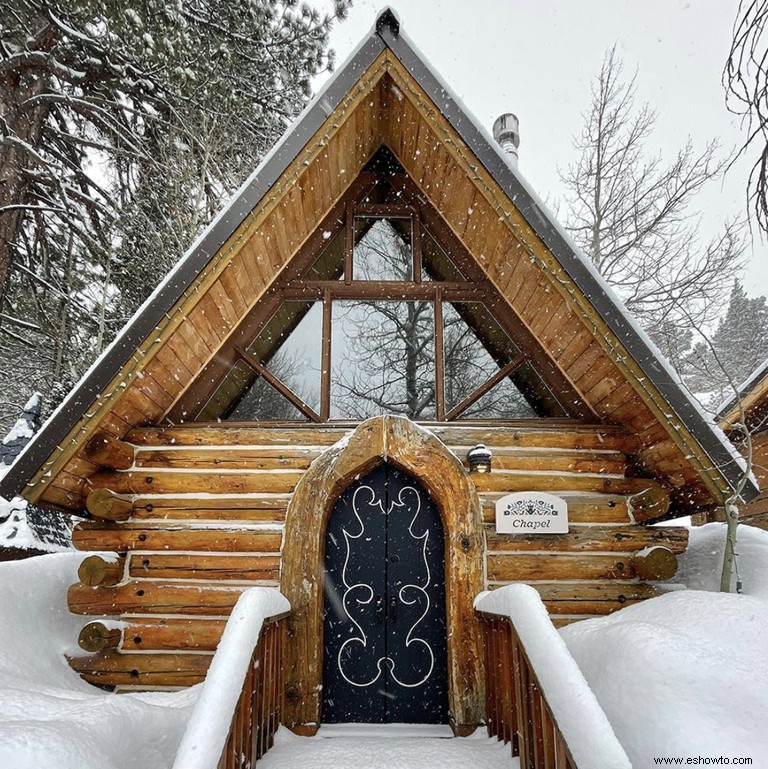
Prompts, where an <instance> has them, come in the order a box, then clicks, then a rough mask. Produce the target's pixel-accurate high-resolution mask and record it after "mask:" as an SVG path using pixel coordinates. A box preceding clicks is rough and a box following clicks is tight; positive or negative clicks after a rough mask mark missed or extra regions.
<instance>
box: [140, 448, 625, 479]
mask: <svg viewBox="0 0 768 769" xmlns="http://www.w3.org/2000/svg"><path fill="white" fill-rule="evenodd" d="M324 450H325V448H324V447H298V448H297V447H291V448H287V447H257V448H251V447H239V446H238V447H221V446H215V447H204V448H203V447H201V448H198V449H169V450H161V449H150V450H145V449H142V450H140V451H138V453H137V454H136V467H141V468H150V467H157V468H167V469H174V468H179V469H199V470H216V469H231V470H286V469H288V470H291V469H293V470H306V468H307V467H309V465H310V463H311V462H312V461H313V460H314V459H315V458H316V457H318V456H319V455H320V454H321V453H322V452H323V451H324ZM492 452H493V466H494V468H498V469H508V470H549V471H551V472H562V471H564V472H585V473H604V474H609V475H623V474H624V472H625V470H626V460H625V458H624V455H623V454H620V453H619V452H598V451H581V452H574V451H572V452H568V451H566V450H562V449H554V450H549V451H547V450H546V449H525V448H507V447H502V448H493V449H492ZM459 458H460V459H462V460H463V461H464V464H465V466H466V465H467V462H466V455H465V453H461V454H460V455H459Z"/></svg>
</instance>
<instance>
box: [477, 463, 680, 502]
mask: <svg viewBox="0 0 768 769" xmlns="http://www.w3.org/2000/svg"><path fill="white" fill-rule="evenodd" d="M470 477H471V478H472V480H473V482H474V484H475V487H476V488H477V490H478V491H479V492H486V491H494V492H507V493H511V492H516V491H552V492H558V491H589V492H593V493H601V494H620V495H634V496H635V497H637V498H638V499H637V504H638V508H639V507H640V506H641V505H642V502H643V500H642V499H641V498H640V495H641V493H644V492H646V491H649V490H652V491H653V492H655V493H658V494H659V495H663V494H664V493H665V492H666V490H665V489H664V488H663V487H662V486H661V484H659V483H658V481H655V480H653V479H650V478H614V477H609V478H606V477H605V476H602V475H587V474H586V473H570V474H565V473H561V474H553V475H550V474H548V473H543V472H542V473H536V474H534V473H524V472H520V473H516V472H512V471H509V470H499V471H496V470H494V471H493V472H490V473H472V475H471V476H470ZM666 498H667V499H669V494H666Z"/></svg>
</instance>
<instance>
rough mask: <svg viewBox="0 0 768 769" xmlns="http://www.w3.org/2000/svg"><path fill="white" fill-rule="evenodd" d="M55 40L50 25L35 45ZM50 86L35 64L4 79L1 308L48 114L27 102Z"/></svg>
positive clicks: (0, 102)
mask: <svg viewBox="0 0 768 769" xmlns="http://www.w3.org/2000/svg"><path fill="white" fill-rule="evenodd" d="M52 43H53V37H52V35H51V31H50V28H46V29H45V30H44V31H43V32H42V33H41V35H40V37H39V38H38V41H36V45H34V47H36V48H38V50H39V49H49V48H50V46H51V45H52ZM30 47H33V46H30ZM47 85H48V80H47V73H46V72H45V71H44V70H42V69H40V68H39V67H33V66H29V67H20V68H18V69H15V70H11V71H10V72H8V73H6V74H5V75H4V76H3V77H2V78H0V308H1V307H2V305H3V302H4V300H5V294H6V291H7V289H8V281H9V280H10V275H11V268H12V266H13V261H14V256H15V244H16V241H17V238H18V234H19V230H20V229H21V227H22V225H23V222H24V213H25V210H24V207H25V206H26V205H28V204H29V179H28V173H27V172H28V171H29V170H30V169H31V168H33V167H34V165H35V164H36V162H35V159H34V157H33V156H32V155H31V154H30V151H29V150H30V148H32V149H35V150H37V149H38V148H39V146H40V137H41V135H42V129H43V124H44V122H45V119H46V117H47V114H48V107H47V106H46V105H45V104H44V103H43V102H38V103H37V104H36V105H35V106H31V107H30V106H28V105H27V102H28V100H29V99H31V98H33V97H35V96H39V95H40V94H41V93H43V92H44V91H45V90H46V87H47ZM0 323H2V321H1V320H0Z"/></svg>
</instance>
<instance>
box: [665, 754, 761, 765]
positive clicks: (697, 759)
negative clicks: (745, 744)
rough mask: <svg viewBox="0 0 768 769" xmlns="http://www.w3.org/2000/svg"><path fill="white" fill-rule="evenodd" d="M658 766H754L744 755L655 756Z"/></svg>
mask: <svg viewBox="0 0 768 769" xmlns="http://www.w3.org/2000/svg"><path fill="white" fill-rule="evenodd" d="M653 763H654V765H656V766H752V759H751V758H746V757H744V756H730V757H729V756H685V757H679V756H672V757H667V756H664V757H660V758H654V759H653Z"/></svg>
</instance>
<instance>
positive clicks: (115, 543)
mask: <svg viewBox="0 0 768 769" xmlns="http://www.w3.org/2000/svg"><path fill="white" fill-rule="evenodd" d="M72 542H73V543H74V545H75V547H76V548H77V549H78V550H115V551H117V552H126V551H127V550H149V551H151V550H158V551H166V550H193V551H208V552H214V553H274V552H277V551H278V550H280V545H281V542H282V531H281V530H279V529H248V528H236V529H235V528H214V527H200V528H195V527H194V526H182V525H180V524H173V525H166V526H161V525H159V524H158V525H152V526H150V525H149V524H143V523H127V524H115V523H80V524H78V525H77V526H75V529H74V531H73V532H72Z"/></svg>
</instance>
